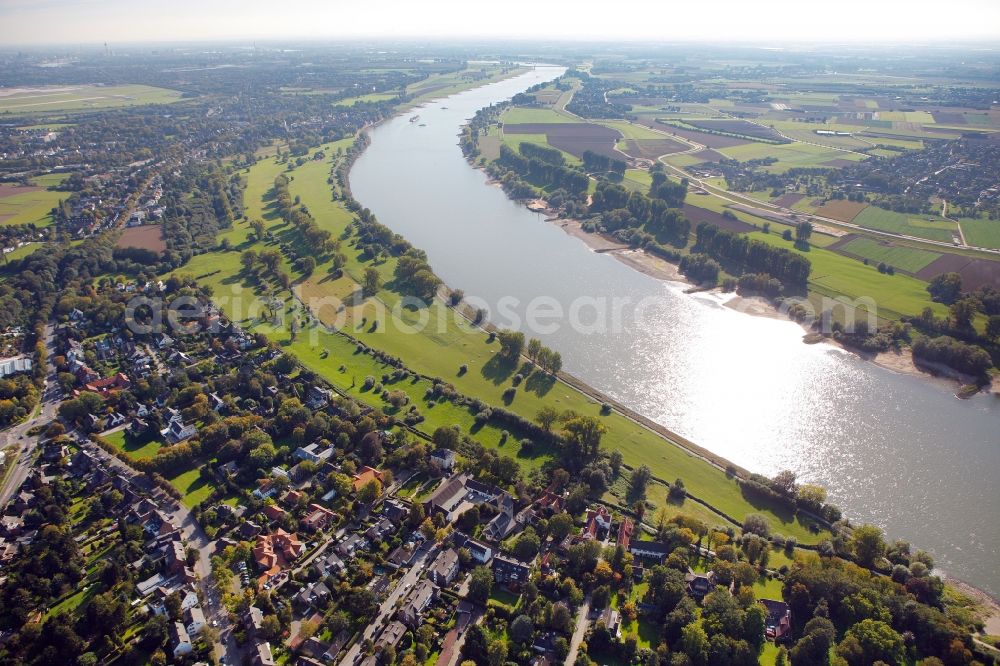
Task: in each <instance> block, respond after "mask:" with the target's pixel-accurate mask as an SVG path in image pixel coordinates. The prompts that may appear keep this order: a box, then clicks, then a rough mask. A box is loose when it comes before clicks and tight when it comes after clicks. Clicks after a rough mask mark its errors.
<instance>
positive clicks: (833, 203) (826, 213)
mask: <svg viewBox="0 0 1000 666" xmlns="http://www.w3.org/2000/svg"><path fill="white" fill-rule="evenodd" d="M794 203H797V202H794ZM865 208H868V204H866V203H863V202H859V201H848V200H847V199H831V200H829V201H827V202H826V203H824V204H823V205H822V206H817V207H816V209H815V212H816V214H817V215H819V216H820V217H829V218H830V219H833V220H840V221H841V222H851V221H852V220H854V218H856V217H857V216H858V215H859V214H860V213H861V211H863V210H864V209H865Z"/></svg>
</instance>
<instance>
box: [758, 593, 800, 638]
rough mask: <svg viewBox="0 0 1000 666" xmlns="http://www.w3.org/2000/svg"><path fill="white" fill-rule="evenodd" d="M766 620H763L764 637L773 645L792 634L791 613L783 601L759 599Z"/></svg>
mask: <svg viewBox="0 0 1000 666" xmlns="http://www.w3.org/2000/svg"><path fill="white" fill-rule="evenodd" d="M760 603H761V604H763V606H764V609H765V610H766V611H767V618H766V619H765V620H764V635H765V636H767V637H768V638H769V639H771V640H773V641H774V642H775V643H780V642H782V641H783V640H785V639H786V638H787V637H789V636H791V633H792V611H791V609H790V608H789V607H788V604H786V603H785V602H784V601H774V600H773V599H760Z"/></svg>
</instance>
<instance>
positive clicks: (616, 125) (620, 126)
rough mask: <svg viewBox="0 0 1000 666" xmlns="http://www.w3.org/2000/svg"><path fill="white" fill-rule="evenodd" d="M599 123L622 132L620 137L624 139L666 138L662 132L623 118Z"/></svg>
mask: <svg viewBox="0 0 1000 666" xmlns="http://www.w3.org/2000/svg"><path fill="white" fill-rule="evenodd" d="M598 124H599V125H604V126H605V127H610V128H611V129H615V130H618V131H619V132H621V133H622V137H623V138H626V139H639V140H641V139H664V138H667V137H666V136H665V135H664V134H661V133H660V132H654V131H653V130H651V129H649V128H648V127H643V126H642V125H635V124H633V123H630V122H626V121H624V120H602V121H600V122H599V123H598Z"/></svg>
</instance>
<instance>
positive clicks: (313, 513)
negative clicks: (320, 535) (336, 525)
mask: <svg viewBox="0 0 1000 666" xmlns="http://www.w3.org/2000/svg"><path fill="white" fill-rule="evenodd" d="M336 517H337V514H336V513H334V512H333V511H330V510H329V509H327V508H326V507H323V506H320V505H319V504H315V503H314V504H310V505H309V515H307V516H306V517H305V518H303V519H302V529H304V530H306V531H307V532H316V531H318V530H322V529H326V527H327V526H328V525H329V524H330V523H331V521H333V520H334V518H336Z"/></svg>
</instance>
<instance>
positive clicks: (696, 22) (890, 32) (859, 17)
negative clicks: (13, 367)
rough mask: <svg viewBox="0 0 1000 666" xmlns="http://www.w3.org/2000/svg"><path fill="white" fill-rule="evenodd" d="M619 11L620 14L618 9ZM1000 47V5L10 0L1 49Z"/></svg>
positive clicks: (3, 14)
mask: <svg viewBox="0 0 1000 666" xmlns="http://www.w3.org/2000/svg"><path fill="white" fill-rule="evenodd" d="M616 8H617V9H620V13H618V14H615V13H614V11H615V9H616ZM379 37H382V38H407V39H411V38H417V39H419V38H423V39H428V40H434V39H531V40H546V39H548V40H553V41H565V40H573V39H580V40H584V39H586V40H595V39H604V40H614V41H619V40H620V41H626V40H628V41H657V40H662V41H712V42H741V43H748V42H749V43H761V42H768V41H771V42H775V43H803V42H841V43H848V42H857V43H890V42H891V43H898V42H928V41H935V42H942V43H952V44H954V45H961V42H962V41H970V42H971V41H976V42H983V41H997V42H1000V2H996V1H995V0H952V1H951V2H949V3H947V4H946V5H942V4H941V3H940V2H929V1H927V0H879V1H871V0H841V2H838V3H835V4H832V5H822V6H817V5H813V6H810V5H809V4H808V3H803V2H799V1H797V0H758V1H757V2H747V1H746V0H716V1H715V2H712V3H705V4H702V3H683V4H680V3H667V2H663V1H662V0H661V1H659V2H649V1H647V0H637V1H636V2H633V3H630V4H628V5H613V4H609V3H606V2H597V1H596V0H574V1H573V2H568V1H549V2H538V1H537V0H532V1H528V0H507V2H503V3H491V4H489V5H476V4H472V5H471V6H470V3H467V2H460V1H458V0H427V1H425V2H411V1H408V0H405V1H404V0H370V1H368V2H363V3H361V2H358V3H344V2H337V1H336V0H332V1H331V0H293V1H290V2H283V3H282V2H273V1H267V2H265V1H263V0H170V1H169V2H168V1H166V0H143V1H141V2H136V1H135V0H2V2H0V43H2V44H3V45H5V46H19V45H44V44H83V43H95V44H101V43H103V42H112V43H118V44H127V43H140V42H153V41H155V42H169V41H207V40H254V39H256V40H266V39H275V40H281V39H288V40H294V39H310V40H323V39H338V38H341V39H344V38H347V39H359V38H379Z"/></svg>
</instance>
